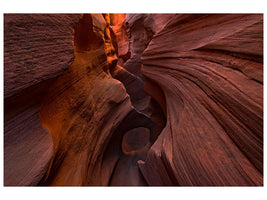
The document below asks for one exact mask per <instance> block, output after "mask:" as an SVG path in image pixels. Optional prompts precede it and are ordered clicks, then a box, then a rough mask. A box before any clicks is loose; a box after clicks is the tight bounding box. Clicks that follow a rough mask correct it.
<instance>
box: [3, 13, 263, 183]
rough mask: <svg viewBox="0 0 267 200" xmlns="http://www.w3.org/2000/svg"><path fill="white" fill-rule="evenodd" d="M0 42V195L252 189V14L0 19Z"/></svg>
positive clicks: (257, 43)
mask: <svg viewBox="0 0 267 200" xmlns="http://www.w3.org/2000/svg"><path fill="white" fill-rule="evenodd" d="M4 39H5V49H4V51H5V166H4V167H5V172H4V173H5V185H49V186H90V185H94V186H107V185H113V186H141V185H143V186H144V185H152V186H155V185H157V186H166V185H175V186H222V185H223V186H232V185H239V186H241V185H247V186H253V185H257V186H260V185H262V184H263V175H262V173H263V64H262V63H263V16H262V15H259V14H251V15H247V14H243V15H236V14H231V15H226V14H224V15H216V14H214V15H209V14H207V15H194V14H83V15H5V38H4ZM24 55H25V56H24ZM38 112H39V116H38ZM39 120H40V121H39ZM40 122H41V123H40ZM42 127H44V128H45V129H43V128H42Z"/></svg>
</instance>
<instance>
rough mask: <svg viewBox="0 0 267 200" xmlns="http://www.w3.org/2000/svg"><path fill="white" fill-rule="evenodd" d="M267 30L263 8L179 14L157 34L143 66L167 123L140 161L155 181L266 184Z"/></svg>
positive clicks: (182, 183) (185, 184) (144, 56)
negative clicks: (266, 94) (266, 98)
mask: <svg viewBox="0 0 267 200" xmlns="http://www.w3.org/2000/svg"><path fill="white" fill-rule="evenodd" d="M262 30H263V16H262V15H255V14H254V15H176V16H175V17H174V18H173V19H172V20H171V21H170V22H169V23H168V24H167V25H166V26H165V27H164V28H163V29H162V30H161V31H160V32H158V33H157V34H156V35H154V37H153V38H152V40H151V42H150V43H149V46H148V47H147V49H146V50H145V52H144V53H143V57H142V62H143V68H142V72H143V74H144V75H145V76H146V77H147V78H148V79H151V80H152V81H154V82H155V83H157V85H159V86H160V88H161V90H162V91H163V93H164V96H165V100H166V104H165V107H166V119H167V124H166V127H165V128H164V130H163V131H162V133H161V134H160V137H159V138H158V140H157V141H156V142H155V144H154V145H153V146H152V147H151V149H150V151H149V153H148V158H147V160H146V161H145V162H142V163H141V164H140V167H141V169H142V173H143V175H144V177H145V179H146V181H147V182H148V184H149V185H182V186H187V185H199V186H200V185H262V183H263V180H262V170H263V85H262V80H263V79H262V78H263V77H262V76H263V73H262V70H263V65H262V57H263V48H262V47H263V46H262V45H263V43H262V40H263V35H262V32H263V31H262ZM147 92H148V93H151V94H152V95H153V91H147ZM153 96H154V97H155V98H156V96H157V95H153ZM159 174H160V175H159Z"/></svg>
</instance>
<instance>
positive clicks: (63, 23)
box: [4, 14, 80, 186]
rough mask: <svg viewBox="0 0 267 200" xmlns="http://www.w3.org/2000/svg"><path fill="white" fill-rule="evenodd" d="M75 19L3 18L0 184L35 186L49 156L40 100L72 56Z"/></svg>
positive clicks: (6, 16) (49, 149)
mask: <svg viewBox="0 0 267 200" xmlns="http://www.w3.org/2000/svg"><path fill="white" fill-rule="evenodd" d="M79 18H80V15H50V14H49V15H48V14H27V15H24V14H5V15H4V95H5V97H4V98H5V99H4V184H5V185H15V186H17V185H36V184H38V183H39V181H40V180H41V178H42V177H43V175H44V174H45V173H46V170H47V167H48V164H49V161H50V159H51V156H52V146H53V143H52V139H51V136H50V134H49V133H48V132H47V131H45V130H44V129H43V128H42V126H41V124H40V120H39V115H38V112H39V110H40V104H41V102H42V99H43V96H44V94H45V92H46V90H47V88H48V87H49V85H50V84H51V83H52V82H53V81H54V78H55V77H56V76H59V75H60V74H61V73H62V72H63V71H64V70H66V69H67V68H68V67H69V66H70V64H71V62H72V60H73V58H74V52H73V45H72V42H73V33H74V28H75V24H76V23H77V22H78V20H79Z"/></svg>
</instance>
